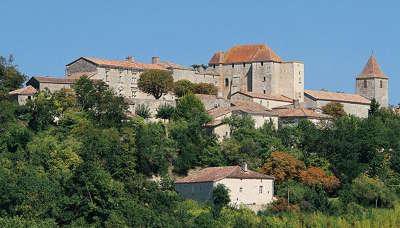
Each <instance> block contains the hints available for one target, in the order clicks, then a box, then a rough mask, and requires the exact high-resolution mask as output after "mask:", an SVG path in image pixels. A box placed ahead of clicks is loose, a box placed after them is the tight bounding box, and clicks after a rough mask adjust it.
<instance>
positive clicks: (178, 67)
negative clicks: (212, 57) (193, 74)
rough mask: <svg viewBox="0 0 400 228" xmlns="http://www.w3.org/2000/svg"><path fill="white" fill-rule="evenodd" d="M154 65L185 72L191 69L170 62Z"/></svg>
mask: <svg viewBox="0 0 400 228" xmlns="http://www.w3.org/2000/svg"><path fill="white" fill-rule="evenodd" d="M154 65H158V66H160V67H161V68H163V69H183V70H185V69H190V68H189V67H185V66H182V65H180V64H177V63H173V62H168V61H161V62H159V63H155V64H154Z"/></svg>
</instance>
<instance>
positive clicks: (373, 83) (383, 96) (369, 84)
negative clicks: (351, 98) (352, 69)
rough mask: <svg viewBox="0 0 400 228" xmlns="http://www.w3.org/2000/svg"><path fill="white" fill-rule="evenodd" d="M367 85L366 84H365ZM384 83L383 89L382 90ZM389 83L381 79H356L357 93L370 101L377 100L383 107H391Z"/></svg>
mask: <svg viewBox="0 0 400 228" xmlns="http://www.w3.org/2000/svg"><path fill="white" fill-rule="evenodd" d="M364 83H366V84H364ZM381 83H382V88H381ZM388 87H389V81H388V80H387V79H380V78H367V79H361V78H358V79H356V93H357V94H359V95H361V96H363V97H366V98H368V99H372V98H375V99H376V101H378V102H379V104H380V105H381V106H382V107H388V106H389V88H388Z"/></svg>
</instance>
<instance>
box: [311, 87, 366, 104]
mask: <svg viewBox="0 0 400 228" xmlns="http://www.w3.org/2000/svg"><path fill="white" fill-rule="evenodd" d="M304 94H305V95H306V96H309V97H311V98H312V99H314V100H326V101H336V102H348V103H358V104H370V103H371V101H370V100H369V99H367V98H365V97H363V96H361V95H358V94H350V93H334V92H327V91H315V90H304Z"/></svg>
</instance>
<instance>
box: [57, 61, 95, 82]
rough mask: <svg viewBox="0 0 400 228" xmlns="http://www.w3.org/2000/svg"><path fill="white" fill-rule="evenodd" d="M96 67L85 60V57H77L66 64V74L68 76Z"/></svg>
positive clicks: (91, 70)
mask: <svg viewBox="0 0 400 228" xmlns="http://www.w3.org/2000/svg"><path fill="white" fill-rule="evenodd" d="M96 70H97V67H96V65H95V64H93V63H91V62H89V61H87V60H85V59H82V58H81V59H78V60H77V61H76V62H74V63H72V64H71V65H69V66H66V71H65V73H66V76H67V77H68V76H70V75H71V74H74V73H81V72H95V71H96Z"/></svg>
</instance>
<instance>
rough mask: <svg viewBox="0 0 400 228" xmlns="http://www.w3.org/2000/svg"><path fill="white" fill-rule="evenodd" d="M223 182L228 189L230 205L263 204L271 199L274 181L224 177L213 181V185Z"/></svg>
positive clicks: (260, 205)
mask: <svg viewBox="0 0 400 228" xmlns="http://www.w3.org/2000/svg"><path fill="white" fill-rule="evenodd" d="M218 184H223V185H225V186H226V187H227V188H228V189H229V198H230V199H231V203H230V204H231V205H232V206H234V207H239V206H240V205H245V206H250V207H253V206H259V207H262V206H265V205H267V204H269V203H271V202H272V201H273V196H274V181H273V180H270V179H236V178H225V179H222V180H220V181H217V182H215V184H214V186H217V185H218Z"/></svg>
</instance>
